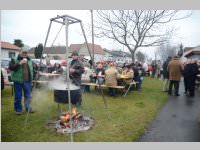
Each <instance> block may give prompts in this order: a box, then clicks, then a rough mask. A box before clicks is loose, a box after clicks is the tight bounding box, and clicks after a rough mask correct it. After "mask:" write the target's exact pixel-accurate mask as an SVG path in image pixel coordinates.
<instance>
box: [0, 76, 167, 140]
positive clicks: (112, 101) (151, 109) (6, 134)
mask: <svg viewBox="0 0 200 150" xmlns="http://www.w3.org/2000/svg"><path fill="white" fill-rule="evenodd" d="M161 89H162V82H161V81H160V80H157V79H149V78H145V80H144V83H143V89H142V90H141V91H131V92H130V93H128V95H127V96H126V97H122V96H120V95H117V96H116V97H110V96H108V94H107V91H106V90H105V91H104V93H105V95H106V96H105V98H106V101H107V106H108V111H105V108H104V102H103V99H102V96H101V95H100V94H99V93H96V92H94V91H93V90H92V92H91V93H84V94H83V103H82V105H81V107H79V108H78V112H81V113H82V114H84V115H88V116H91V117H92V118H93V119H94V120H95V125H94V126H93V127H92V129H90V130H88V131H84V132H78V133H75V134H73V137H74V138H73V139H74V142H131V141H136V140H137V139H138V138H139V136H141V135H142V134H143V133H144V132H145V129H146V128H147V126H148V124H149V123H150V122H151V121H152V120H153V119H154V118H155V116H156V114H157V112H158V111H159V109H160V108H161V107H162V106H163V105H164V104H165V102H166V100H167V94H164V93H163V92H161ZM1 97H2V99H1V140H2V141H3V142H8V141H10V142H66V141H67V142H70V135H69V134H57V133H56V131H55V129H48V128H47V127H46V122H47V120H48V119H51V120H56V118H57V117H58V116H59V115H60V109H58V105H57V103H55V102H54V100H53V93H52V91H48V90H45V89H35V90H34V91H33V98H32V106H33V108H34V109H35V110H36V111H37V112H36V113H34V114H30V116H29V118H28V122H27V125H26V128H24V120H25V118H26V113H25V112H23V114H22V115H20V116H17V115H16V114H15V113H14V110H13V99H14V98H13V96H12V95H11V90H10V87H7V88H6V89H5V90H3V91H2V93H1ZM62 109H63V110H68V105H67V104H65V105H62ZM108 114H109V115H110V116H111V119H109V118H108Z"/></svg>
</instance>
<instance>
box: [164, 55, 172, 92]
mask: <svg viewBox="0 0 200 150" xmlns="http://www.w3.org/2000/svg"><path fill="white" fill-rule="evenodd" d="M170 60H171V57H170V56H169V57H168V58H167V60H166V61H165V62H164V63H163V66H162V67H163V79H164V86H163V91H164V92H168V90H169V89H168V88H169V72H168V71H167V66H168V64H169V62H170Z"/></svg>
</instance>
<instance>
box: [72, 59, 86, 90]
mask: <svg viewBox="0 0 200 150" xmlns="http://www.w3.org/2000/svg"><path fill="white" fill-rule="evenodd" d="M69 68H72V69H75V72H74V73H71V74H70V79H71V80H72V83H74V84H75V85H77V86H80V85H81V75H82V74H83V73H84V72H85V70H84V67H83V64H82V63H81V61H80V60H78V59H74V60H72V61H71V64H70V66H69Z"/></svg>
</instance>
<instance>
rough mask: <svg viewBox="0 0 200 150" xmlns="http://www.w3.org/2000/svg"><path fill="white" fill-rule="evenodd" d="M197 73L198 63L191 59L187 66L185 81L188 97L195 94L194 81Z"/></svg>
mask: <svg viewBox="0 0 200 150" xmlns="http://www.w3.org/2000/svg"><path fill="white" fill-rule="evenodd" d="M197 74H198V65H197V62H196V61H195V60H191V63H190V64H189V66H188V74H187V77H188V78H187V79H188V81H187V83H188V90H189V95H188V96H190V97H194V96H195V81H196V76H197Z"/></svg>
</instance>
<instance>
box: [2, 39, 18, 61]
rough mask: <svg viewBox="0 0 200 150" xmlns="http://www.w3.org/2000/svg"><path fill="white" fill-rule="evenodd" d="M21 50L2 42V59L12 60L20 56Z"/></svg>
mask: <svg viewBox="0 0 200 150" xmlns="http://www.w3.org/2000/svg"><path fill="white" fill-rule="evenodd" d="M20 51H21V48H19V47H18V46H16V45H13V44H11V43H9V42H1V58H12V57H15V56H17V55H18V54H19V52H20Z"/></svg>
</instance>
